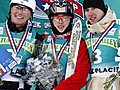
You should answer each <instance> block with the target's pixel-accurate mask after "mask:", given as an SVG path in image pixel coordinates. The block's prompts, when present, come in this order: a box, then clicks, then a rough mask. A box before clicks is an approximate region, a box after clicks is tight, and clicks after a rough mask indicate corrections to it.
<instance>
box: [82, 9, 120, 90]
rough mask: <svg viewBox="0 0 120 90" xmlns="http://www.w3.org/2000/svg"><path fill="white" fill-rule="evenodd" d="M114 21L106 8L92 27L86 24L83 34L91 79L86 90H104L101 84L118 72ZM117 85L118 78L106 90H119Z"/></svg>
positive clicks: (117, 43)
mask: <svg viewBox="0 0 120 90" xmlns="http://www.w3.org/2000/svg"><path fill="white" fill-rule="evenodd" d="M115 19H116V16H115V14H114V12H113V11H111V10H110V9H109V8H108V11H107V13H106V15H105V16H104V18H103V19H102V20H100V21H99V22H97V23H96V24H94V25H90V24H87V27H88V29H89V30H88V31H86V32H85V33H84V34H83V36H84V39H85V42H86V44H87V48H88V52H89V56H90V59H91V60H90V62H91V70H90V75H91V79H90V80H89V82H88V85H87V90H104V85H103V83H105V82H106V80H107V78H108V77H109V76H110V75H112V74H116V73H117V72H118V70H119V65H118V64H119V62H116V61H115V57H118V55H117V52H118V50H117V49H118V47H119V46H120V43H119V38H118V37H119V36H118V34H119V30H120V26H119V25H117V24H116V23H115V21H114V20H115ZM101 31H102V32H101ZM94 32H95V34H93V33H94ZM93 52H94V53H93ZM119 83H120V80H119V78H118V79H116V81H115V82H114V83H113V84H112V85H111V87H110V88H109V89H108V90H119V88H120V84H119ZM114 88H115V89H114Z"/></svg>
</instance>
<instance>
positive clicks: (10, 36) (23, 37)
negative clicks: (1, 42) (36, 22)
mask: <svg viewBox="0 0 120 90" xmlns="http://www.w3.org/2000/svg"><path fill="white" fill-rule="evenodd" d="M5 28H6V33H7V35H8V39H9V41H10V45H11V47H12V49H13V51H14V53H15V54H18V53H19V51H20V49H21V48H22V46H23V43H24V41H25V40H26V37H27V34H28V26H27V28H26V29H25V30H24V33H23V35H22V37H21V39H20V41H19V43H18V46H16V45H15V41H14V38H13V36H12V33H11V31H10V30H9V28H8V25H7V22H6V24H5Z"/></svg>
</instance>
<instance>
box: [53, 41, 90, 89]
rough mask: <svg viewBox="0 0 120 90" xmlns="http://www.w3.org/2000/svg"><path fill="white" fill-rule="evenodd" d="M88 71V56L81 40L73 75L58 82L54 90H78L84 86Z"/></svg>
mask: <svg viewBox="0 0 120 90" xmlns="http://www.w3.org/2000/svg"><path fill="white" fill-rule="evenodd" d="M89 70H90V63H89V56H88V51H87V46H86V44H85V41H84V40H83V39H81V43H80V47H79V51H78V56H77V63H76V67H75V71H74V74H73V75H71V76H70V77H69V78H67V79H66V80H63V81H61V82H60V84H59V85H58V86H56V87H55V88H54V90H80V89H81V88H82V87H83V86H85V85H86V79H87V76H88V73H89Z"/></svg>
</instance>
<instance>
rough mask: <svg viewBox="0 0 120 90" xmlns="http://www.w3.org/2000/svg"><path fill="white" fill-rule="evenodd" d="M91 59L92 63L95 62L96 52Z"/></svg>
mask: <svg viewBox="0 0 120 90" xmlns="http://www.w3.org/2000/svg"><path fill="white" fill-rule="evenodd" d="M91 59H92V61H93V62H94V60H95V53H94V52H93V54H92V57H91Z"/></svg>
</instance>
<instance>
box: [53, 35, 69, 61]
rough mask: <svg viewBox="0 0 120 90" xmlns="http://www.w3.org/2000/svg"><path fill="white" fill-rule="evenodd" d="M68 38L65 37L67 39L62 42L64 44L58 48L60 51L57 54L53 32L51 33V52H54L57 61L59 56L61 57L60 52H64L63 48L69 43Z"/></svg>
mask: <svg viewBox="0 0 120 90" xmlns="http://www.w3.org/2000/svg"><path fill="white" fill-rule="evenodd" d="M69 40H70V39H67V40H66V41H65V43H64V44H63V45H62V47H61V48H60V51H59V52H58V55H56V45H55V37H54V34H52V46H53V47H52V48H53V54H54V56H55V59H56V60H57V61H59V60H60V58H61V56H62V54H63V52H64V50H65V48H66V46H67V44H68V43H69Z"/></svg>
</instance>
